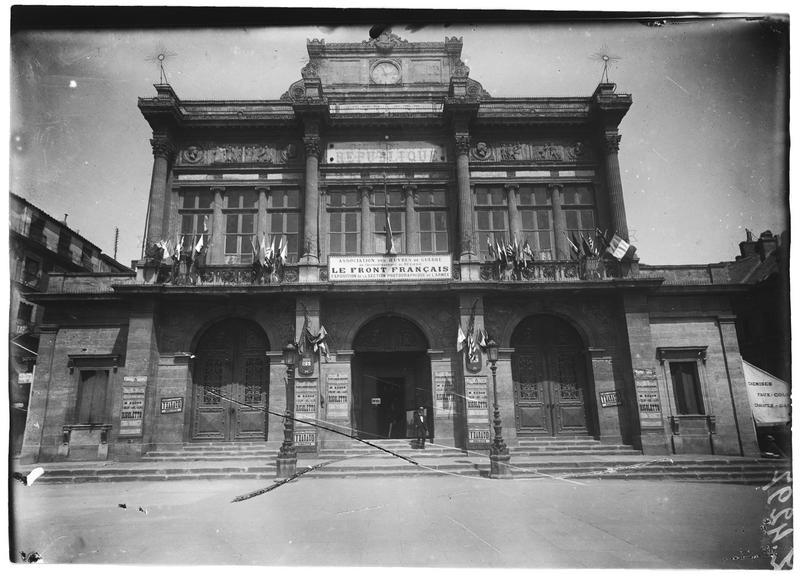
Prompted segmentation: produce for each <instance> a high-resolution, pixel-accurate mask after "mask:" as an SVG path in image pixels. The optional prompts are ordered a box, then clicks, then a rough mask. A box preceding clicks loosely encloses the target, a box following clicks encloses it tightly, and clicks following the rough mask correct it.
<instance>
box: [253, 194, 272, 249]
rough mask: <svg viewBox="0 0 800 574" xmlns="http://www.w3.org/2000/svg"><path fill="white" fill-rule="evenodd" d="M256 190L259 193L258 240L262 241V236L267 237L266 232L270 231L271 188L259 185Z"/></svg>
mask: <svg viewBox="0 0 800 574" xmlns="http://www.w3.org/2000/svg"><path fill="white" fill-rule="evenodd" d="M256 192H257V193H258V221H257V222H256V237H258V240H259V241H261V239H262V237H265V235H264V234H268V233H269V228H268V219H267V193H269V188H268V187H257V188H256Z"/></svg>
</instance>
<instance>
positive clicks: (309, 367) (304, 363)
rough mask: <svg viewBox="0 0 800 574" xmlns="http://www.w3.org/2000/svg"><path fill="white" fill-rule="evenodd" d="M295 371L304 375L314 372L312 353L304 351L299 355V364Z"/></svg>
mask: <svg viewBox="0 0 800 574" xmlns="http://www.w3.org/2000/svg"><path fill="white" fill-rule="evenodd" d="M297 371H298V372H299V373H300V374H301V375H306V376H308V375H313V374H314V353H312V352H311V351H306V352H305V353H303V354H302V355H300V364H299V366H298V367H297Z"/></svg>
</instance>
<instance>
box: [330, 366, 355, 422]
mask: <svg viewBox="0 0 800 574" xmlns="http://www.w3.org/2000/svg"><path fill="white" fill-rule="evenodd" d="M349 401H350V377H349V375H347V374H346V373H329V374H328V415H329V416H339V417H346V416H347V413H348V411H349V410H350V409H349Z"/></svg>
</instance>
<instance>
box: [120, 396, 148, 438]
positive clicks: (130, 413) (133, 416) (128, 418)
mask: <svg viewBox="0 0 800 574" xmlns="http://www.w3.org/2000/svg"><path fill="white" fill-rule="evenodd" d="M144 389H145V387H144V386H141V385H137V386H135V387H133V386H123V387H122V411H121V412H120V422H119V434H120V436H139V435H141V434H142V420H143V419H144Z"/></svg>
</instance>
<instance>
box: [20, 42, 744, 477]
mask: <svg viewBox="0 0 800 574" xmlns="http://www.w3.org/2000/svg"><path fill="white" fill-rule="evenodd" d="M307 48H308V55H309V63H308V64H307V65H306V66H305V67H304V68H303V69H302V70H301V78H300V79H298V80H297V81H296V82H294V83H293V84H291V85H290V86H288V90H287V91H286V93H284V94H283V96H282V97H281V98H280V99H279V100H247V101H197V100H182V99H180V98H179V97H178V96H177V94H176V93H175V92H174V91H173V89H172V87H171V86H170V85H167V84H159V85H156V86H155V89H156V95H155V96H154V97H145V98H140V99H139V110H140V111H141V113H142V114H143V116H144V119H145V120H146V121H147V122H148V123H149V125H150V126H151V127H152V140H151V144H152V149H153V156H154V159H153V170H152V176H151V185H150V196H149V203H148V214H147V224H146V229H147V243H148V249H147V253H146V254H145V256H144V257H143V258H142V259H141V260H140V261H138V262H137V263H136V272H135V275H133V274H129V275H125V274H101V273H95V274H90V275H86V274H83V275H73V274H68V273H65V274H53V275H52V276H51V277H50V281H49V284H48V291H47V292H46V293H41V294H38V295H37V296H36V297H37V303H38V304H40V305H43V306H44V307H45V316H44V321H43V325H42V327H41V335H40V343H39V358H38V362H37V367H36V373H35V377H34V381H33V385H32V390H31V398H30V407H29V415H28V420H27V427H26V432H25V439H24V444H23V450H22V455H23V459H27V460H31V461H50V460H97V459H115V460H136V459H139V458H140V457H142V456H143V455H144V454H145V453H148V452H150V451H154V450H158V449H163V448H172V447H175V446H176V445H185V444H189V443H193V442H206V443H207V442H221V443H226V442H231V443H233V442H237V441H259V442H261V441H266V443H267V444H268V445H272V446H274V448H275V450H276V452H277V449H278V447H279V446H280V443H281V441H282V440H283V419H282V417H281V416H279V415H280V414H281V413H283V412H284V411H285V409H286V408H287V406H293V412H294V414H295V416H296V418H297V419H298V423H297V424H296V425H295V429H294V441H295V444H296V446H297V448H298V450H299V451H300V452H301V453H304V452H305V453H315V452H324V451H325V449H329V448H341V446H342V444H344V443H345V442H348V441H349V440H350V439H348V438H347V436H343V435H342V434H338V433H335V432H332V431H329V430H325V429H333V430H336V431H339V432H341V433H344V434H345V435H353V436H358V437H361V438H365V439H369V440H380V439H386V438H394V439H400V438H406V437H410V436H412V434H413V431H412V429H411V424H410V422H409V421H410V418H409V413H410V412H411V411H413V410H414V409H415V408H417V407H419V406H423V407H425V408H426V409H427V412H428V413H429V415H430V420H431V424H430V431H431V434H432V436H433V440H434V441H435V443H437V444H442V445H445V446H453V447H456V448H461V449H470V450H488V448H489V445H490V442H491V440H492V438H493V429H492V426H491V410H492V403H493V401H494V393H493V382H494V381H493V377H492V371H491V364H490V363H489V362H488V360H487V359H488V357H487V353H486V349H487V347H486V346H485V343H486V342H487V341H488V340H489V339H491V340H492V341H494V342H495V343H496V344H497V346H498V347H499V357H498V359H497V361H496V387H497V397H496V399H497V402H498V405H499V410H500V414H501V416H502V422H503V435H504V438H505V440H506V442H507V443H508V445H509V447H510V448H511V451H512V456H513V453H514V452H515V449H517V450H518V449H523V448H524V445H525V444H529V439H530V440H534V439H537V438H539V437H550V438H551V439H552V440H560V439H570V438H573V437H575V436H584V437H594V438H596V439H597V440H599V441H601V442H607V443H611V444H628V445H632V446H633V447H635V448H637V449H641V450H642V452H643V453H645V454H657V453H664V454H666V453H690V452H695V453H716V454H728V455H751V454H755V453H757V452H758V451H757V444H756V440H755V433H754V430H753V423H752V419H751V414H750V407H749V405H748V399H747V394H746V388H745V384H744V376H743V372H742V364H741V357H740V355H739V348H738V344H737V338H736V329H735V317H734V315H733V312H732V310H731V301H732V299H733V298H734V297H736V296H737V295H738V294H741V293H742V292H743V291H744V290H745V289H746V288H747V287H746V286H744V285H742V284H741V283H737V282H735V281H733V280H731V278H730V277H729V274H728V272H727V268H726V266H725V265H702V266H680V267H674V266H673V267H664V266H661V267H659V266H652V265H650V266H648V265H644V264H642V263H640V262H639V260H638V257H637V256H634V257H632V258H623V259H622V260H618V259H617V258H615V257H613V256H611V255H610V254H608V253H601V254H600V255H594V254H593V253H592V252H591V251H588V252H582V254H581V256H580V257H579V258H576V256H575V254H574V250H573V248H572V246H571V241H572V240H573V239H575V238H576V237H578V238H594V239H596V237H597V236H596V229H598V228H600V229H603V230H608V231H609V234H612V233H616V234H617V236H618V237H619V238H621V239H623V240H628V229H627V223H626V216H625V206H624V200H623V190H622V184H621V180H620V158H619V154H620V153H623V152H621V151H620V149H621V148H620V140H621V134H620V123H621V121H622V119H623V117H624V116H625V114H626V112H627V111H628V109H629V107H630V106H631V104H632V98H631V96H630V95H628V94H622V93H618V92H617V91H616V89H615V85H614V84H611V83H601V84H600V85H598V86H597V89H596V90H595V91H594V93H593V94H591V95H589V96H575V97H526V98H504V97H498V96H496V95H490V94H488V93H487V92H486V91H485V90H484V89H483V87H482V86H481V84H480V83H479V82H477V81H476V80H474V79H472V78H471V77H470V70H469V68H468V67H467V66H466V65H465V64H464V63H463V61H462V60H461V51H462V42H461V40H460V39H457V38H445V40H444V42H430V43H411V42H407V41H405V40H403V39H401V38H399V37H398V36H396V35H394V34H392V33H391V32H384V33H383V34H382V35H381V36H380V37H378V38H376V39H371V40H365V41H363V42H360V43H326V42H325V41H324V40H309V41H308V43H307ZM623 150H624V148H623ZM623 155H624V153H623ZM387 220H388V222H387ZM387 236H388V237H387ZM181 243H182V244H183V249H184V253H183V254H181V255H176V256H175V258H173V257H172V256H171V255H170V254H171V253H172V250H173V248H174V246H175V245H176V244H177V245H180V244H181ZM515 243H516V245H517V250H516V251H515V255H514V257H516V256H517V255H519V254H520V253H521V254H522V255H521V258H522V259H521V260H522V264H521V265H511V264H509V263H507V260H508V258H510V257H511V255H503V256H502V257H499V256H498V247H499V248H500V249H503V250H504V246H505V244H509V245H511V246H513V245H514V244H515ZM158 245H160V246H161V247H162V248H163V249H161V250H160V249H159V248H158ZM523 245H524V246H525V251H524V253H523V248H522V246H523ZM281 247H282V249H281ZM578 247H579V249H583V246H581V245H579V246H578ZM595 247H597V246H595ZM389 248H391V249H389ZM264 251H266V252H267V254H268V255H273V256H275V254H280V257H278V256H275V257H274V259H275V260H276V261H277V262H276V264H275V265H274V267H272V268H270V269H269V270H266V271H265V270H264V269H263V266H261V267H260V266H259V263H260V262H262V261H264ZM387 251H388V253H387ZM598 252H602V249H599V250H598ZM587 253H588V255H587ZM640 255H642V256H645V255H646V254H640ZM190 257H191V258H192V261H190ZM173 259H175V260H176V261H173ZM178 259H180V261H177V260H178ZM278 260H279V261H278ZM254 263H256V264H255V265H254ZM323 328H324V329H323ZM460 331H461V332H463V333H464V334H465V335H467V337H468V338H469V339H472V340H475V341H476V343H475V344H474V345H469V344H467V345H462V344H460V342H461V337H460V335H459V332H460ZM304 333H308V334H310V339H313V340H316V341H317V342H320V343H322V344H320V345H313V344H310V343H309V344H307V345H302V346H301V347H304V349H302V350H303V351H304V352H303V353H302V354H301V356H300V362H299V365H298V367H297V369H296V371H295V372H294V373H293V375H294V376H293V379H294V381H293V382H294V396H293V397H292V400H289V401H287V388H291V385H287V382H289V381H288V379H287V377H288V378H292V373H288V372H287V368H286V366H285V365H284V363H283V361H282V351H283V349H284V347H285V346H286V345H287V343H289V342H297V341H298V340H299V339H301V338H304V337H305V338H308V337H306V336H305V334H304ZM325 333H327V336H325ZM478 341H479V342H480V344H478ZM325 347H327V353H326V352H325V351H326V348H325ZM465 347H466V348H465ZM287 403H288V404H287ZM291 403H294V404H293V405H291ZM265 411H266V415H265ZM270 413H272V414H270ZM303 421H309V422H313V423H315V425H316V426H315V425H308V424H304V423H303ZM545 442H547V441H545Z"/></svg>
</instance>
